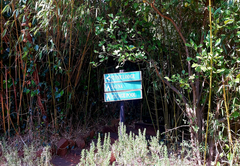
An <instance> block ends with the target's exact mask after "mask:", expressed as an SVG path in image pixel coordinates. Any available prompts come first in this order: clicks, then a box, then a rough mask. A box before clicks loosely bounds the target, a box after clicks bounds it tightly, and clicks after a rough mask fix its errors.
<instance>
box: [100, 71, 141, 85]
mask: <svg viewBox="0 0 240 166" xmlns="http://www.w3.org/2000/svg"><path fill="white" fill-rule="evenodd" d="M140 80H142V77H141V71H134V72H124V73H111V74H104V82H105V83H109V82H124V81H140Z"/></svg>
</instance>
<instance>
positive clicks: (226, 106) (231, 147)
mask: <svg viewBox="0 0 240 166" xmlns="http://www.w3.org/2000/svg"><path fill="white" fill-rule="evenodd" d="M224 82H225V80H224V76H223V75H222V84H223V87H222V88H223V99H224V104H225V109H226V114H227V124H228V139H229V147H230V152H231V153H232V150H233V143H232V135H231V129H230V122H229V117H230V116H229V110H228V108H229V107H228V100H227V95H226V91H225V83H224Z"/></svg>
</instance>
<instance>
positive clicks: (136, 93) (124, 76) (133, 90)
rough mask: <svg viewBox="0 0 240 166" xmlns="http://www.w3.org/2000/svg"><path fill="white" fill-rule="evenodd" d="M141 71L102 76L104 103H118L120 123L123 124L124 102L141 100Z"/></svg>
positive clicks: (122, 71) (121, 71)
mask: <svg viewBox="0 0 240 166" xmlns="http://www.w3.org/2000/svg"><path fill="white" fill-rule="evenodd" d="M141 74H142V73H141V71H134V72H124V70H120V71H119V73H111V74H104V92H105V93H104V101H105V102H114V101H121V103H120V122H121V123H123V122H124V101H125V100H136V99H142V76H141Z"/></svg>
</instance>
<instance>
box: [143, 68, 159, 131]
mask: <svg viewBox="0 0 240 166" xmlns="http://www.w3.org/2000/svg"><path fill="white" fill-rule="evenodd" d="M138 68H139V70H140V66H139V65H138ZM142 87H143V92H144V96H145V99H146V103H147V107H148V111H149V115H150V118H151V121H152V124H153V128H154V131H155V132H156V133H157V131H156V127H155V124H154V122H153V117H152V113H151V109H150V106H149V103H148V97H147V92H146V88H145V86H144V83H143V82H142Z"/></svg>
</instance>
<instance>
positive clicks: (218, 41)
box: [215, 38, 221, 47]
mask: <svg viewBox="0 0 240 166" xmlns="http://www.w3.org/2000/svg"><path fill="white" fill-rule="evenodd" d="M220 43H221V39H220V38H219V39H217V41H216V43H215V47H217V46H218V45H219V44H220Z"/></svg>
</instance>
